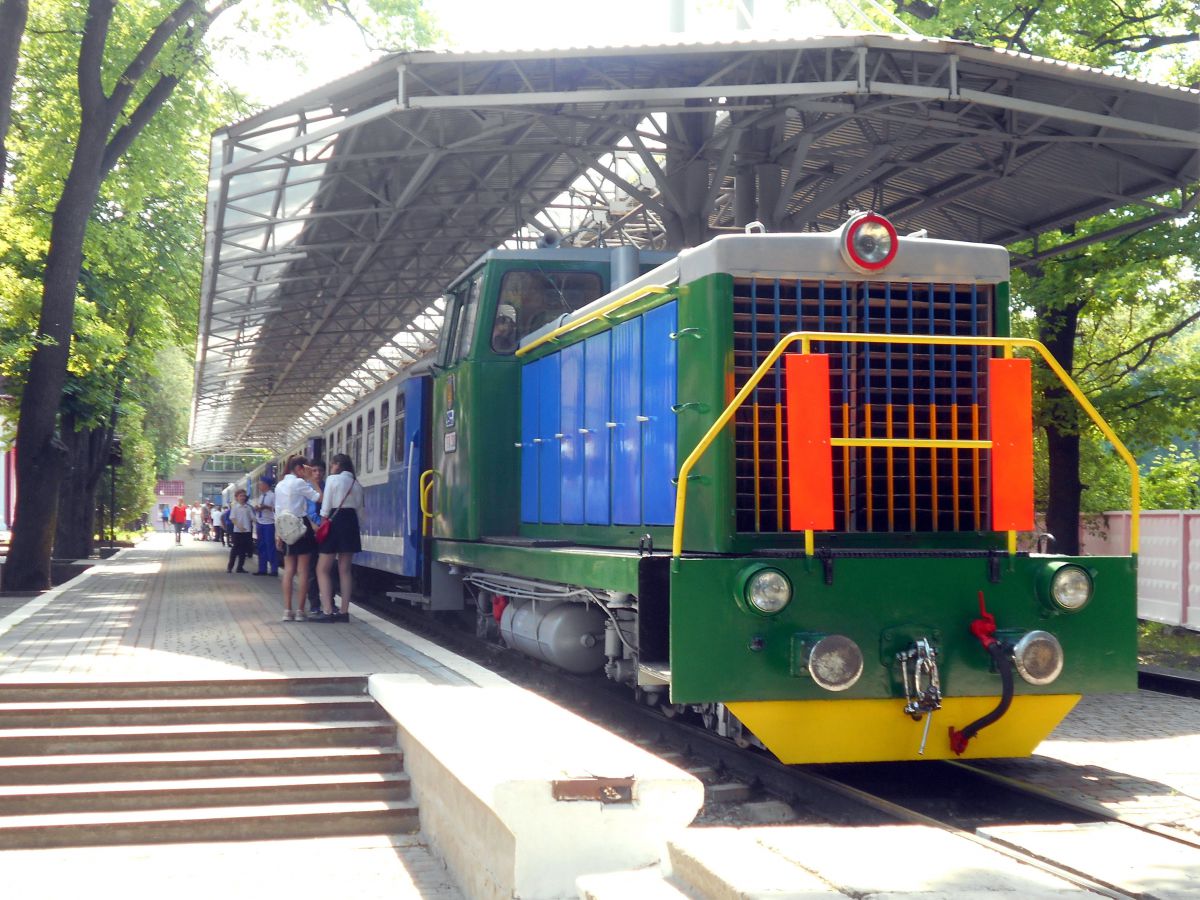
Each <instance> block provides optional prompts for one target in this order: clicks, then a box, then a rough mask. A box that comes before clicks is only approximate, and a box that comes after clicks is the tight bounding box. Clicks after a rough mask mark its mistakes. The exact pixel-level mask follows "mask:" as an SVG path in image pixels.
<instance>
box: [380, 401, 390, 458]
mask: <svg viewBox="0 0 1200 900" xmlns="http://www.w3.org/2000/svg"><path fill="white" fill-rule="evenodd" d="M390 412H391V407H390V405H389V404H388V402H387V401H386V400H384V401H383V406H381V407H380V408H379V468H380V470H381V471H382V470H383V469H386V468H387V464H388V429H389V428H390V427H391V424H392V420H391V419H390V418H389V415H388V414H389V413H390Z"/></svg>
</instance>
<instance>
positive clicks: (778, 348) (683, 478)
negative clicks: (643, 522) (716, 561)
mask: <svg viewBox="0 0 1200 900" xmlns="http://www.w3.org/2000/svg"><path fill="white" fill-rule="evenodd" d="M811 341H823V342H827V343H834V344H836V343H846V344H912V345H915V346H956V347H1002V348H1004V351H1005V355H1006V356H1011V354H1012V351H1013V350H1014V349H1017V348H1026V349H1029V350H1036V351H1037V353H1038V354H1039V355H1040V356H1041V357H1042V359H1044V360H1045V361H1046V365H1048V366H1049V367H1050V370H1051V371H1052V372H1054V374H1055V375H1056V376H1057V377H1058V380H1059V381H1060V382H1062V385H1063V386H1064V387H1065V388H1066V389H1067V390H1068V391H1070V393H1071V396H1072V397H1074V398H1075V402H1076V403H1078V404H1079V405H1080V406H1081V407H1082V408H1083V411H1084V412H1086V413H1087V414H1088V418H1090V419H1091V420H1092V422H1093V423H1094V424H1095V425H1096V427H1097V428H1099V429H1100V433H1101V434H1103V435H1104V437H1105V438H1107V439H1108V441H1109V442H1110V443H1111V444H1112V445H1113V447H1114V448H1115V449H1116V451H1117V454H1118V455H1119V456H1120V457H1121V459H1123V460H1124V461H1125V465H1126V467H1127V468H1128V469H1129V474H1130V479H1131V484H1130V494H1131V497H1130V511H1131V516H1130V530H1129V552H1130V554H1131V555H1134V556H1136V555H1137V552H1138V543H1139V537H1140V521H1139V516H1140V514H1141V504H1142V496H1141V479H1140V477H1139V475H1138V468H1137V460H1135V459H1134V458H1133V454H1132V453H1130V452H1129V450H1128V449H1126V447H1125V445H1124V444H1122V443H1121V441H1120V439H1119V438H1118V437H1117V436H1116V434H1115V433H1114V432H1113V430H1112V428H1110V427H1109V425H1108V423H1107V422H1105V421H1104V418H1103V417H1102V416H1101V415H1100V413H1099V412H1097V411H1096V408H1095V407H1094V406H1092V404H1091V402H1090V401H1089V400H1088V398H1087V397H1085V396H1084V394H1083V391H1081V390H1080V389H1079V386H1078V385H1077V384H1076V383H1075V382H1074V380H1073V379H1072V378H1071V376H1070V375H1069V374H1067V371H1066V370H1065V369H1064V368H1063V367H1062V366H1061V365H1059V363H1058V360H1056V359H1055V358H1054V357H1053V356H1052V355H1051V354H1050V351H1049V350H1047V349H1046V348H1045V346H1043V345H1042V343H1041V342H1040V341H1035V340H1033V339H1032V338H1001V337H955V336H950V335H932V334H931V335H915V334H914V335H904V334H894V333H889V334H853V333H849V332H838V331H793V332H792V333H791V334H787V335H784V337H783V339H782V340H780V341H779V343H778V344H776V345H775V348H774V349H773V350H772V351H771V352H770V353H768V354H767V356H766V358H765V359H764V360H763V361H762V362H761V363H760V364H759V366H758V368H757V369H755V370H754V374H752V375H751V376H750V378H749V379H747V381H746V383H745V384H744V385H742V387H741V390H739V391H738V392H737V394H736V395H735V396H734V398H733V400H731V401H730V402H729V405H728V406H726V407H725V409H724V410H723V411H722V412H721V415H719V416H717V420H716V421H715V422H714V423H713V424H712V427H710V428H709V429H708V431H707V432H705V435H704V437H703V438H701V439H700V443H698V444H697V445H696V446H695V448H693V450H692V452H691V453H689V454H688V456H687V459H685V460H684V461H683V465H682V466H680V468H679V480H678V490H677V491H676V494H675V522H674V526H673V532H672V535H671V555H672V556H673V557H675V558H676V559H678V558H679V557H680V556H682V555H683V522H684V515H685V513H686V511H687V485H688V478H689V476H690V475H691V471H692V469H693V468H694V467H695V465H696V463H697V462H699V461H700V458H701V457H702V456H703V455H704V453H705V451H707V450H708V448H709V446H710V445H711V444H712V442H713V441H715V440H716V439H717V435H719V434H720V433H721V431H722V430H723V429H724V428H725V426H726V425H728V424H729V421H730V420H731V419H732V418H733V416H734V414H735V413H736V412H737V411H738V409H739V408H740V407H741V405H742V404H743V403H744V402H745V401H746V398H747V397H749V396H750V394H751V392H752V391H753V390H754V388H755V387H757V386H758V383H759V382H760V381H762V379H763V378H764V376H766V374H767V373H768V372H769V371H770V370H771V368H772V366H774V365H775V363H776V362H777V361H778V360H779V357H781V356H782V355H783V353H784V351H785V350H787V348H788V347H790V346H791V345H792V344H795V343H797V342H799V343H800V352H801V353H808V352H809V343H810V342H811ZM862 440H864V439H857V438H852V439H846V438H835V439H834V440H833V441H832V443H834V444H835V445H839V444H840V445H842V446H863V444H862V443H861V441H862ZM872 443H873V444H874V445H875V446H887V443H892V442H887V441H886V439H878V440H875V441H873V442H872ZM913 444H916V446H935V445H936V446H954V447H973V448H978V447H980V446H981V445H988V446H990V444H991V442H990V441H976V440H972V441H936V442H930V441H924V442H916V441H903V442H902V443H901V444H896V443H892V445H893V446H910V445H913ZM813 543H814V541H813V534H812V532H811V531H806V532H805V534H804V550H805V552H806V553H807V554H808V555H809V556H811V555H812V554H813V550H814V547H813ZM1009 548H1010V550H1013V549H1015V547H1014V544H1013V540H1012V536H1011V535H1010V538H1009Z"/></svg>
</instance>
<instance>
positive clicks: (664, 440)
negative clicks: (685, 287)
mask: <svg viewBox="0 0 1200 900" xmlns="http://www.w3.org/2000/svg"><path fill="white" fill-rule="evenodd" d="M675 313H676V309H675V303H674V302H671V303H667V304H665V305H664V306H659V307H657V308H656V309H652V310H650V311H649V312H648V313H646V314H645V315H644V316H643V317H642V318H643V319H644V320H645V321H644V323H643V325H642V415H643V416H645V417H646V418H647V419H648V421H646V422H643V423H642V522H643V523H644V524H646V525H670V524H671V523H672V522H673V521H674V516H675V486H674V484H672V482H673V481H674V479H675V475H676V471H675V412H674V411H673V410H672V409H671V407H672V406H673V405H674V404H675V402H676V400H675V394H676V391H675V341H673V340H672V339H671V335H672V334H673V333H674V331H675V329H676V322H675Z"/></svg>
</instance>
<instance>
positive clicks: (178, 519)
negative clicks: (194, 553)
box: [171, 497, 188, 544]
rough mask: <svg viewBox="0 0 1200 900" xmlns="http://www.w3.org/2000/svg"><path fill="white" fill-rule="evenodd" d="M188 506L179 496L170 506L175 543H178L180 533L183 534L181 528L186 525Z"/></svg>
mask: <svg viewBox="0 0 1200 900" xmlns="http://www.w3.org/2000/svg"><path fill="white" fill-rule="evenodd" d="M187 520H188V508H187V506H186V505H185V504H184V502H183V498H182V497H180V498H179V499H178V500H176V501H175V505H174V506H172V507H171V524H172V525H174V526H175V543H177V544H178V543H180V542H181V538H180V535H181V534H183V529H184V528H185V527H187Z"/></svg>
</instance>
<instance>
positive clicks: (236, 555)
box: [225, 489, 254, 574]
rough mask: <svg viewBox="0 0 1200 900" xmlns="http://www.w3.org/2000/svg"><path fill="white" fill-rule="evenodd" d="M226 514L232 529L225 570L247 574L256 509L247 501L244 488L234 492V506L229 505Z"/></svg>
mask: <svg viewBox="0 0 1200 900" xmlns="http://www.w3.org/2000/svg"><path fill="white" fill-rule="evenodd" d="M226 514H227V515H228V517H229V527H230V528H231V529H232V530H231V531H230V532H229V565H227V566H226V567H225V571H226V572H233V571H237V572H240V573H242V574H245V573H246V557H247V556H249V555H250V551H251V549H252V547H251V544H250V531H251V529H252V528H253V527H254V511H253V510H252V509H250V506H249V504H247V503H246V492H245V491H244V490H240V489H239V490H237V491H235V492H234V495H233V506H231V507H229V509H228V511H227V513H226ZM235 565H236V566H237V569H236V570H235V569H234V566H235Z"/></svg>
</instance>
